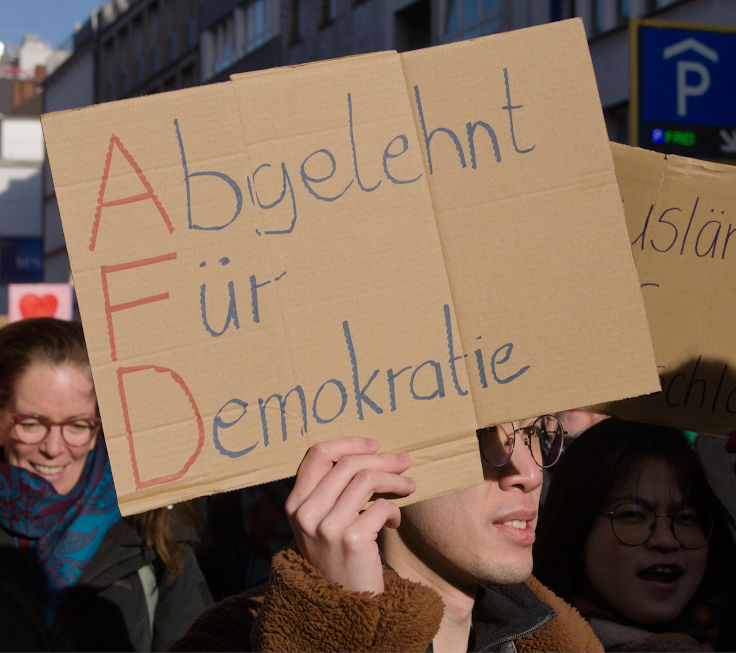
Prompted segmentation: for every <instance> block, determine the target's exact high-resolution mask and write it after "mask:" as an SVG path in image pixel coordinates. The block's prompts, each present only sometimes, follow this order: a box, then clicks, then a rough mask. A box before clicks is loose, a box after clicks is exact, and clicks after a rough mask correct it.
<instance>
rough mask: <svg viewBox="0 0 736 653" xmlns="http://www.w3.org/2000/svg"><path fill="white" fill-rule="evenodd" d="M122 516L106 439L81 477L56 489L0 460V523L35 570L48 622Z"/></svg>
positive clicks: (90, 457) (88, 462) (89, 459)
mask: <svg viewBox="0 0 736 653" xmlns="http://www.w3.org/2000/svg"><path fill="white" fill-rule="evenodd" d="M119 519H120V511H119V510H118V503H117V495H116V494H115V486H114V485H113V481H112V473H111V471H110V460H109V459H108V457H107V450H106V448H105V443H104V440H103V439H102V437H101V436H98V438H97V444H96V446H95V448H94V449H93V450H92V451H91V452H90V454H89V456H88V457H87V460H86V462H85V465H84V469H83V470H82V475H81V476H80V478H79V481H78V482H77V484H76V485H75V486H74V488H73V489H72V491H71V492H70V493H69V494H58V493H57V492H56V490H55V489H54V487H53V486H52V485H51V483H49V482H48V481H47V480H46V479H44V478H41V477H40V476H38V475H36V474H33V473H32V472H29V471H28V470H26V469H22V468H20V467H16V466H15V465H11V464H9V463H7V462H5V461H4V460H2V461H0V526H2V528H4V529H5V530H6V531H7V532H8V533H10V534H11V535H12V536H13V538H14V541H15V544H16V546H17V547H18V549H20V550H21V551H23V552H24V553H25V554H26V556H27V557H28V560H29V562H30V563H31V567H32V568H33V569H34V571H35V572H36V573H37V574H38V583H39V586H38V589H39V594H40V596H41V600H42V602H43V606H44V616H45V619H46V623H47V624H48V625H51V624H52V623H53V622H54V620H55V614H56V608H57V606H58V604H59V601H60V599H61V597H62V595H63V593H64V590H66V589H67V588H69V587H72V586H73V585H74V584H75V583H76V582H77V581H78V580H79V577H80V576H81V575H82V572H83V571H84V569H85V567H86V566H87V563H88V562H89V561H90V560H91V558H92V556H93V555H94V554H95V552H96V551H97V548H98V547H99V546H100V543H101V542H102V539H103V537H104V536H105V533H107V530H108V529H109V528H110V526H112V525H113V524H115V523H116V522H117V521H118V520H119Z"/></svg>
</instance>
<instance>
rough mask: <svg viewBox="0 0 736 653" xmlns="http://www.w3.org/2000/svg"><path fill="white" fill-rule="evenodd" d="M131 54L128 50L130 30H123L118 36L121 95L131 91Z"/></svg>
mask: <svg viewBox="0 0 736 653" xmlns="http://www.w3.org/2000/svg"><path fill="white" fill-rule="evenodd" d="M129 68H130V53H129V48H128V30H127V29H122V30H120V33H119V35H118V69H119V70H120V94H121V95H127V93H128V91H130V74H129V72H128V71H129Z"/></svg>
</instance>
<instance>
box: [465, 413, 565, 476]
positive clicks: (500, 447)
mask: <svg viewBox="0 0 736 653" xmlns="http://www.w3.org/2000/svg"><path fill="white" fill-rule="evenodd" d="M517 433H519V434H520V435H521V437H522V438H523V440H524V444H526V446H527V447H529V451H531V453H532V458H533V459H534V462H535V463H537V465H539V466H540V467H542V468H545V469H546V468H547V467H552V465H554V464H555V463H556V462H557V461H558V460H559V459H560V455H561V454H562V450H563V448H564V444H565V435H566V432H565V430H564V429H563V428H562V424H561V423H560V420H559V419H557V417H555V416H554V415H542V416H541V417H538V418H537V419H536V420H534V423H533V424H532V425H531V426H519V427H517V426H516V425H515V424H514V423H513V422H511V432H510V433H509V432H507V430H506V429H505V428H504V426H502V425H498V426H491V427H488V428H483V429H479V430H478V431H477V436H478V445H479V446H480V454H481V456H482V457H483V460H484V461H485V462H486V463H487V464H488V465H491V467H502V466H503V465H505V464H506V463H507V462H508V461H509V460H510V459H511V454H513V453H514V444H515V443H516V435H517Z"/></svg>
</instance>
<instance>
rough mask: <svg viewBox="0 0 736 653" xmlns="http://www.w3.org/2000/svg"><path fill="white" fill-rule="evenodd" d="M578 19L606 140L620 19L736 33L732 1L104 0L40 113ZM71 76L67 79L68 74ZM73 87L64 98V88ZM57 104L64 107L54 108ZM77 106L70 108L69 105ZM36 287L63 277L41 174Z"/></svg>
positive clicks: (617, 118) (622, 120)
mask: <svg viewBox="0 0 736 653" xmlns="http://www.w3.org/2000/svg"><path fill="white" fill-rule="evenodd" d="M573 17H580V18H582V20H583V24H584V26H585V30H586V34H587V36H588V42H589V45H590V51H591V57H592V61H593V67H594V70H595V74H596V78H597V81H598V88H599V92H600V97H601V104H602V106H603V112H604V117H605V121H606V126H607V129H608V133H609V136H610V138H611V139H612V140H615V141H620V142H628V140H629V134H630V131H631V130H630V125H629V122H630V120H629V109H630V106H629V104H630V61H629V57H630V51H629V50H630V45H629V20H630V19H631V18H639V17H651V18H657V19H659V20H666V21H680V22H688V23H690V22H691V23H703V24H711V25H722V26H723V25H736V2H734V1H733V0H111V1H110V2H107V3H106V4H104V5H102V6H101V7H100V8H99V9H98V10H97V11H96V12H95V13H94V14H93V15H92V16H91V17H90V22H89V24H88V25H86V26H85V28H86V29H87V38H86V40H85V39H81V38H80V39H79V43H77V44H76V45H75V48H74V52H73V54H72V56H71V57H70V58H69V59H68V60H67V62H65V64H64V66H62V67H60V68H59V69H58V70H57V72H55V73H54V74H53V75H51V77H50V78H49V79H47V81H46V97H47V101H46V104H45V106H44V110H45V111H51V110H57V109H59V108H68V107H69V106H70V102H73V101H76V102H77V104H78V105H82V104H89V103H93V102H95V103H96V102H106V101H111V100H118V99H122V98H128V97H134V96H138V95H144V94H148V93H156V92H162V91H170V90H175V89H179V88H185V87H188V86H194V85H199V84H209V83H215V82H220V81H225V80H227V79H229V77H230V75H233V74H237V73H242V72H247V71H252V70H259V69H264V68H270V67H276V66H290V65H298V64H300V63H304V62H308V61H316V60H322V59H329V58H335V57H342V56H347V55H352V54H360V53H365V52H372V51H378V50H390V49H395V50H398V51H405V50H411V49H416V48H422V47H429V46H433V45H439V44H442V43H449V42H453V41H458V40H462V39H467V38H473V37H477V36H481V35H485V34H492V33H495V32H502V31H507V30H512V29H520V28H523V27H528V26H533V25H539V24H543V23H547V22H550V21H554V20H561V19H566V18H573ZM72 71H75V72H74V73H73V74H72ZM65 86H69V87H70V88H74V89H75V90H74V91H73V92H70V91H64V90H63V89H64V87H65ZM62 98H63V99H62ZM73 98H76V100H73ZM44 207H45V208H44V251H45V252H46V257H47V261H46V267H45V272H44V278H45V279H46V280H49V281H60V280H63V279H65V278H67V277H68V264H67V263H66V262H65V258H64V256H65V254H64V243H63V236H62V234H61V229H60V227H59V225H58V209H56V208H55V197H54V195H53V184H52V183H51V179H50V177H49V176H48V174H47V175H46V176H45V177H44Z"/></svg>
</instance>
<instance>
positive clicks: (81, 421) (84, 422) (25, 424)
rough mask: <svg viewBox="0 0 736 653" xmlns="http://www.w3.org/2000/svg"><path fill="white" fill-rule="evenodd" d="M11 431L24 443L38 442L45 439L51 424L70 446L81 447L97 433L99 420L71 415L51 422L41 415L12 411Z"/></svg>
mask: <svg viewBox="0 0 736 653" xmlns="http://www.w3.org/2000/svg"><path fill="white" fill-rule="evenodd" d="M10 417H11V420H12V422H13V426H12V429H11V430H12V432H13V434H14V437H15V439H16V440H19V441H20V442H23V443H24V444H39V443H40V442H43V440H45V439H46V436H47V435H48V434H49V431H50V430H51V427H52V426H58V427H59V428H60V429H61V437H62V438H63V439H64V442H66V443H67V444H68V445H69V446H70V447H82V446H84V445H86V444H89V441H90V440H91V439H92V438H93V437H94V436H95V435H96V434H97V431H98V430H99V428H100V424H101V422H100V420H98V419H97V418H95V417H72V418H71V419H65V420H64V421H63V422H52V421H51V420H50V419H48V418H47V417H44V416H43V415H24V414H22V413H12V414H11V416H10Z"/></svg>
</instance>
